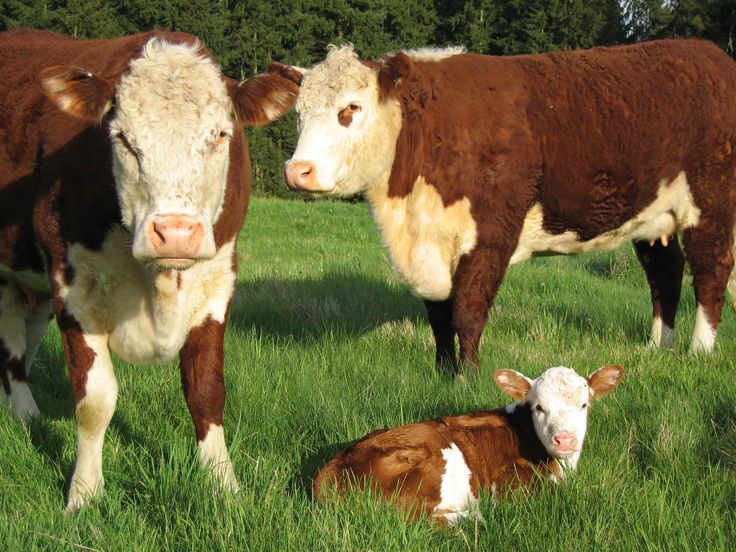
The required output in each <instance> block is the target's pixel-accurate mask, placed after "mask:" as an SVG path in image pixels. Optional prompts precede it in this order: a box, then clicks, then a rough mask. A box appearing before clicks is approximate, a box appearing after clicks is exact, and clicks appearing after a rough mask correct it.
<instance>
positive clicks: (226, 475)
mask: <svg viewBox="0 0 736 552" xmlns="http://www.w3.org/2000/svg"><path fill="white" fill-rule="evenodd" d="M197 444H198V446H199V461H200V464H201V465H202V466H203V467H205V468H207V469H210V470H212V473H213V474H214V476H215V478H216V479H217V481H218V482H219V483H220V484H221V485H222V486H223V487H224V488H226V489H229V490H231V491H233V492H238V491H239V490H240V486H239V485H238V481H237V479H235V473H234V472H233V465H232V463H231V462H230V455H229V454H228V453H227V447H226V446H225V434H224V431H223V428H222V426H221V425H215V424H210V427H209V430H208V431H207V436H206V437H205V438H204V439H203V440H202V441H199V442H198V443H197Z"/></svg>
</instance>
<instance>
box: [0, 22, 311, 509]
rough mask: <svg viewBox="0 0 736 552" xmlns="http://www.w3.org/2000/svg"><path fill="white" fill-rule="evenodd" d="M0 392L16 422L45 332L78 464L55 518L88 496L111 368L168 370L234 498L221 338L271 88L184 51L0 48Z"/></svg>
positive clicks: (97, 477)
mask: <svg viewBox="0 0 736 552" xmlns="http://www.w3.org/2000/svg"><path fill="white" fill-rule="evenodd" d="M0 72H1V74H2V79H0V80H1V83H0V376H1V377H2V387H3V392H4V393H3V394H2V395H3V396H4V398H5V399H6V400H7V401H8V402H9V403H10V407H11V409H12V411H13V413H14V414H15V415H16V416H18V417H19V418H21V419H23V420H28V419H29V418H30V417H32V416H35V415H37V414H38V412H39V411H38V407H37V406H36V403H35V401H34V399H33V396H32V395H31V391H30V389H29V387H28V380H27V376H28V370H29V368H30V366H31V363H32V361H33V357H34V355H35V353H36V351H37V350H38V347H39V344H40V342H41V340H42V338H43V335H44V333H45V331H46V327H47V325H48V322H49V319H50V317H51V316H53V315H55V316H56V320H57V322H58V325H59V328H60V330H61V335H62V339H63V343H64V351H65V354H66V359H67V362H68V365H69V374H70V378H71V384H72V393H73V398H74V405H75V415H76V420H77V432H78V439H77V463H76V467H75V470H74V474H73V476H72V482H71V486H70V489H69V497H68V502H67V509H68V510H70V511H73V510H76V509H78V508H79V507H80V506H81V505H82V504H83V503H84V502H85V500H86V499H87V498H88V497H89V496H90V495H93V494H94V493H96V492H97V491H98V490H100V489H101V487H102V484H103V476H102V445H103V440H104V434H105V430H106V428H107V426H108V423H109V422H110V418H111V417H112V414H113V410H114V408H115V402H116V399H117V382H116V379H115V375H114V373H113V364H112V362H111V359H110V352H109V350H113V351H115V352H116V353H117V354H118V355H119V356H120V357H122V358H123V359H125V360H127V361H130V362H136V363H137V362H162V361H167V360H169V359H172V358H174V357H175V356H176V355H177V354H178V355H179V358H180V367H181V379H182V386H183V388H184V394H185V396H186V400H187V405H188V407H189V411H190V413H191V415H192V419H193V421H194V426H195V431H196V437H197V442H198V445H199V457H200V460H201V462H202V464H203V465H210V467H211V468H212V469H213V471H214V472H215V474H216V476H217V478H218V479H219V480H220V482H221V483H222V484H223V485H224V486H225V487H228V488H231V489H235V490H237V488H238V484H237V481H236V479H235V476H234V474H233V469H232V465H231V463H230V459H229V456H228V452H227V448H226V446H225V440H224V437H223V409H224V405H225V387H224V380H223V336H224V332H225V323H226V320H227V316H228V311H229V308H230V302H231V298H232V296H233V292H234V289H235V280H236V259H237V255H236V248H235V241H236V238H237V235H238V232H239V230H240V228H241V226H242V224H243V219H244V216H245V212H246V208H247V205H248V196H249V193H250V182H251V176H250V159H249V157H248V149H247V144H246V142H245V138H244V136H243V133H242V127H243V125H253V124H265V123H267V122H269V121H271V120H273V119H275V118H277V117H279V116H280V115H281V114H283V113H284V112H285V111H287V110H288V109H289V108H290V107H291V106H292V104H293V101H294V100H295V99H296V92H297V87H296V86H295V85H294V84H293V83H291V82H289V81H286V80H284V79H283V78H282V77H280V76H278V75H259V76H256V77H254V78H252V79H249V80H246V81H243V82H237V81H232V80H230V79H227V78H225V77H224V76H223V75H222V74H221V72H220V69H219V67H218V65H217V64H216V63H215V62H214V60H213V58H212V56H211V55H210V54H209V53H208V51H207V50H206V49H205V48H204V47H203V46H202V45H201V44H199V42H198V41H197V40H196V38H195V37H193V36H190V35H186V34H182V33H168V32H150V33H143V34H137V35H134V36H130V37H125V38H118V39H113V40H101V41H84V40H77V39H74V38H71V37H67V36H63V35H58V34H53V33H48V32H40V31H17V32H8V33H3V34H0Z"/></svg>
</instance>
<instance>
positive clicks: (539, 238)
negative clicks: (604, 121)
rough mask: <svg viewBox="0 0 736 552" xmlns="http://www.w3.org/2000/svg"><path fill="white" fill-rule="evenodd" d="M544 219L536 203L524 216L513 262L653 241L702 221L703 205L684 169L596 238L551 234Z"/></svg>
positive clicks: (569, 232) (570, 234) (566, 233)
mask: <svg viewBox="0 0 736 552" xmlns="http://www.w3.org/2000/svg"><path fill="white" fill-rule="evenodd" d="M543 220H544V213H543V211H542V206H541V205H540V204H539V203H536V204H534V205H533V206H532V208H531V209H530V210H529V212H528V213H527V215H526V218H525V219H524V226H523V228H522V231H521V234H520V235H519V243H518V245H517V246H516V250H515V251H514V254H513V255H512V256H511V261H510V264H516V263H519V262H521V261H523V260H525V259H528V258H529V257H530V256H532V255H533V254H535V253H559V254H564V255H567V254H575V253H584V252H587V251H603V250H607V249H613V248H615V247H618V246H619V245H621V244H622V243H623V242H625V241H631V240H647V241H651V240H655V239H657V238H659V237H661V236H663V235H667V236H672V235H674V234H676V233H677V232H678V231H680V230H683V229H684V228H688V227H691V226H696V225H697V224H698V222H699V221H700V209H698V207H697V206H696V205H695V202H694V201H693V196H692V194H691V193H690V187H689V186H688V183H687V178H686V176H685V173H684V172H680V173H679V174H678V175H677V177H676V178H675V179H674V180H672V181H671V182H670V183H666V182H661V183H660V186H659V190H658V192H657V198H656V199H655V200H654V201H653V202H652V203H651V204H650V205H649V206H648V207H647V208H646V209H644V210H643V211H641V212H640V213H639V214H638V215H636V216H635V217H634V218H632V219H631V220H629V221H627V222H625V223H624V224H623V225H622V226H621V227H619V228H617V229H615V230H611V231H609V232H605V233H603V234H601V235H599V236H596V237H595V238H593V239H590V240H587V241H580V239H579V237H578V235H577V234H575V232H572V231H568V232H564V233H562V234H550V233H548V232H546V231H545V230H544V228H543V226H542V222H543Z"/></svg>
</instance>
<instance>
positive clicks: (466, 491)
mask: <svg viewBox="0 0 736 552" xmlns="http://www.w3.org/2000/svg"><path fill="white" fill-rule="evenodd" d="M441 452H442V457H443V458H444V459H445V472H444V474H443V475H442V482H441V484H440V503H439V504H438V505H437V506H435V508H434V512H435V516H437V517H444V518H445V519H447V520H448V521H455V520H456V519H457V518H458V517H459V516H464V515H467V514H468V511H469V510H472V509H475V508H476V507H477V505H478V499H477V498H476V497H475V496H474V495H473V491H472V489H471V487H470V476H471V472H470V468H469V467H468V464H467V463H466V462H465V457H464V456H463V453H462V451H461V450H460V449H459V448H458V446H457V445H456V444H455V443H452V444H451V445H450V446H449V447H448V448H446V449H442V451H441Z"/></svg>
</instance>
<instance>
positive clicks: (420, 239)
mask: <svg viewBox="0 0 736 552" xmlns="http://www.w3.org/2000/svg"><path fill="white" fill-rule="evenodd" d="M368 199H369V200H370V202H371V207H372V211H373V217H374V218H375V220H376V224H377V225H378V228H379V229H380V231H381V237H382V238H383V243H384V245H385V246H386V248H387V249H388V252H389V259H390V261H391V266H392V267H393V269H394V270H395V271H396V273H397V274H398V275H399V276H400V277H401V278H402V279H403V280H405V281H406V282H407V283H408V284H409V285H410V286H411V288H412V290H413V291H414V293H416V294H417V295H418V296H419V297H422V298H424V299H431V300H434V301H441V300H443V299H447V298H448V297H449V296H450V293H451V291H452V275H453V274H454V273H455V269H456V268H457V264H458V262H459V261H460V257H462V256H463V255H465V254H467V253H469V252H470V251H472V250H473V248H474V247H475V243H476V239H477V235H478V232H477V227H476V224H475V220H474V219H473V216H472V215H471V213H470V200H468V199H467V198H463V199H462V200H460V201H456V202H455V203H453V204H452V205H449V206H445V205H444V203H443V201H442V197H441V196H440V194H439V193H438V192H437V189H436V188H435V187H434V186H430V185H429V184H428V183H427V182H426V180H425V179H424V177H422V176H420V177H419V178H418V179H417V181H416V182H415V183H414V186H413V188H412V191H411V193H410V194H409V195H408V196H406V197H403V198H389V197H388V189H387V184H386V183H385V181H384V182H382V183H381V184H380V185H376V186H374V187H373V188H372V189H371V190H370V191H369V194H368Z"/></svg>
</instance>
